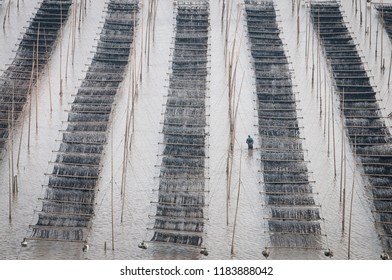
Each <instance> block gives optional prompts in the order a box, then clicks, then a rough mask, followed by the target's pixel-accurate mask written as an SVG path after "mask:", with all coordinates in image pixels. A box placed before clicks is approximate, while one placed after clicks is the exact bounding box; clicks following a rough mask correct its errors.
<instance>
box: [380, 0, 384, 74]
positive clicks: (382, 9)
mask: <svg viewBox="0 0 392 280" xmlns="http://www.w3.org/2000/svg"><path fill="white" fill-rule="evenodd" d="M381 27H382V28H381V46H380V48H381V50H380V64H381V66H380V67H381V71H382V72H384V69H385V67H384V58H383V57H384V52H383V50H384V0H381Z"/></svg>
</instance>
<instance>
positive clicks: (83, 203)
mask: <svg viewBox="0 0 392 280" xmlns="http://www.w3.org/2000/svg"><path fill="white" fill-rule="evenodd" d="M137 11H138V0H111V1H110V2H109V3H108V6H107V15H106V19H105V22H104V25H103V28H102V31H101V35H100V39H99V41H98V43H97V48H96V51H95V54H94V57H93V59H92V62H91V65H90V66H89V68H88V71H87V74H86V77H85V78H84V80H83V82H82V84H81V86H80V88H79V90H78V92H77V95H76V97H75V100H74V102H73V103H72V107H71V110H70V112H69V114H68V126H67V128H66V131H65V132H64V133H63V134H62V140H61V143H60V148H59V150H58V152H57V153H56V159H55V162H54V163H53V165H54V167H53V171H52V173H51V174H48V177H49V182H48V185H47V186H46V191H45V195H44V197H43V198H42V209H41V211H38V221H37V223H36V224H35V225H30V228H31V236H30V237H29V238H27V239H30V240H45V241H67V242H85V241H86V240H87V235H88V234H87V233H88V230H89V228H90V227H91V222H92V218H93V216H94V205H95V192H96V188H97V182H98V180H99V175H100V162H101V158H102V153H103V150H104V147H105V144H106V142H107V131H108V126H109V124H110V116H111V110H112V104H113V102H114V99H115V95H116V93H117V90H118V88H119V85H120V83H121V82H122V81H123V76H124V74H125V71H126V69H127V65H128V62H129V59H130V53H131V49H132V42H133V39H134V29H135V26H136V20H137Z"/></svg>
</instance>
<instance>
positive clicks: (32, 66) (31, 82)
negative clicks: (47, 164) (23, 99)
mask: <svg viewBox="0 0 392 280" xmlns="http://www.w3.org/2000/svg"><path fill="white" fill-rule="evenodd" d="M34 54H35V42H34V43H33V56H32V63H31V75H30V82H29V89H28V93H29V95H30V102H29V128H28V134H27V135H28V139H27V150H28V151H30V131H31V106H32V105H31V103H32V102H33V100H32V96H31V89H32V87H33V81H34V67H35V59H34V57H35V55H34Z"/></svg>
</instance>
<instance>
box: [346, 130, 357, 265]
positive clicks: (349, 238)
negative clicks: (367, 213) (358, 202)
mask: <svg viewBox="0 0 392 280" xmlns="http://www.w3.org/2000/svg"><path fill="white" fill-rule="evenodd" d="M354 143H355V144H354V163H355V159H356V153H357V152H356V146H357V136H355V142H354ZM355 166H356V165H355V164H354V173H353V185H352V188H351V201H350V221H349V224H348V246H347V247H348V248H347V259H348V260H349V259H350V258H351V226H352V218H353V200H354V187H355V169H356V168H355Z"/></svg>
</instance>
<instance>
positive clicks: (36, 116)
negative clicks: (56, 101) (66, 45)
mask: <svg viewBox="0 0 392 280" xmlns="http://www.w3.org/2000/svg"><path fill="white" fill-rule="evenodd" d="M39 30H40V22H39V23H38V36H37V55H36V59H37V67H36V81H35V85H36V87H37V92H36V93H35V129H36V131H38V93H39V81H38V72H39V53H38V51H39Z"/></svg>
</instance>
